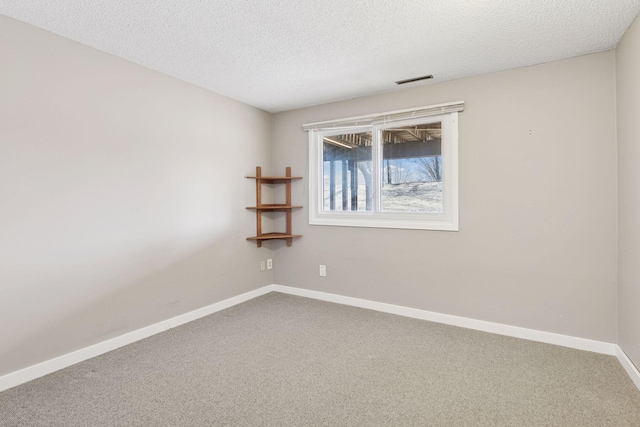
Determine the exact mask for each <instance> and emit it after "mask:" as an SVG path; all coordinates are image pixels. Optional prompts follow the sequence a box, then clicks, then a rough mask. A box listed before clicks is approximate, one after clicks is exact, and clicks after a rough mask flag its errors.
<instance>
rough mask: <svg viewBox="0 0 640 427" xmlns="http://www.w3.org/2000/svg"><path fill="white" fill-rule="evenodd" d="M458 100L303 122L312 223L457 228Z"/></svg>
mask: <svg viewBox="0 0 640 427" xmlns="http://www.w3.org/2000/svg"><path fill="white" fill-rule="evenodd" d="M463 107H464V104H463V103H462V102H457V103H451V104H442V105H436V106H432V107H422V108H418V109H412V110H402V111H395V112H389V113H381V114H376V115H370V116H362V117H355V118H349V119H343V120H335V121H331V122H322V123H312V124H308V125H305V126H304V129H305V130H307V131H309V185H310V191H309V199H310V200H309V224H313V225H339V226H354V227H384V228H410V229H429V230H449V231H457V230H458V153H457V150H458V113H459V112H460V111H462V110H463Z"/></svg>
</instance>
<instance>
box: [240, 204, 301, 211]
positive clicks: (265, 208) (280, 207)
mask: <svg viewBox="0 0 640 427" xmlns="http://www.w3.org/2000/svg"><path fill="white" fill-rule="evenodd" d="M299 208H302V206H290V205H262V206H247V209H252V210H255V211H276V210H287V209H299Z"/></svg>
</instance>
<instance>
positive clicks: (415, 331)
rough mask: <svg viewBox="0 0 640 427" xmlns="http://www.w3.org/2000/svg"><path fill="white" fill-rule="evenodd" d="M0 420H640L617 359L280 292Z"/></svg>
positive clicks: (13, 393)
mask: <svg viewBox="0 0 640 427" xmlns="http://www.w3.org/2000/svg"><path fill="white" fill-rule="evenodd" d="M0 426H492V427H493V426H562V427H567V426H581V427H587V426H598V427H602V426H629V427H631V426H640V391H638V390H637V389H636V388H635V386H634V385H633V383H632V382H631V380H630V379H629V377H628V376H627V374H626V373H625V371H624V370H623V368H622V367H621V366H620V364H619V363H618V361H617V360H616V358H614V357H612V356H604V355H600V354H595V353H589V352H585V351H579V350H572V349H568V348H563V347H557V346H552V345H548V344H541V343H535V342H531V341H525V340H520V339H515V338H508V337H503V336H499V335H492V334H488V333H484V332H478V331H473V330H469V329H462V328H456V327H452V326H445V325H440V324H436V323H430V322H425V321H422V320H415V319H409V318H404V317H400V316H394V315H390V314H384V313H378V312H375V311H369V310H364V309H359V308H353V307H347V306H341V305H337V304H332V303H326V302H320V301H315V300H311V299H306V298H300V297H294V296H289V295H284V294H279V293H270V294H267V295H264V296H262V297H259V298H256V299H254V300H251V301H248V302H246V303H243V304H241V305H238V306H235V307H232V308H230V309H227V310H224V311H221V312H219V313H216V314H213V315H211V316H208V317H206V318H203V319H201V320H198V321H195V322H192V323H190V324H187V325H184V326H181V327H179V328H175V329H172V330H170V331H167V332H164V333H162V334H159V335H156V336H153V337H150V338H148V339H145V340H143V341H140V342H137V343H135V344H132V345H129V346H127V347H123V348H121V349H118V350H115V351H112V352H110V353H107V354H105V355H103V356H100V357H97V358H95V359H91V360H88V361H86V362H83V363H80V364H78V365H75V366H72V367H70V368H67V369H64V370H62V371H59V372H56V373H53V374H51V375H47V376H46V377H43V378H40V379H37V380H35V381H32V382H30V383H27V384H24V385H22V386H19V387H16V388H13V389H11V390H7V391H5V392H3V393H0Z"/></svg>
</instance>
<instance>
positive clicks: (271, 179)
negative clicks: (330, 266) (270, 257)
mask: <svg viewBox="0 0 640 427" xmlns="http://www.w3.org/2000/svg"><path fill="white" fill-rule="evenodd" d="M247 178H249V179H255V180H256V205H255V206H249V207H247V209H250V210H255V211H256V236H253V237H247V240H252V241H255V242H256V244H257V245H258V247H261V246H262V242H263V241H264V240H277V239H279V240H286V241H287V246H291V245H292V243H293V239H296V238H299V237H302V235H301V234H293V232H292V230H291V211H292V210H293V209H300V208H302V206H293V205H292V204H291V181H292V180H294V179H302V177H301V176H291V168H290V167H287V168H286V172H285V176H262V168H261V167H260V166H258V167H256V174H255V176H247ZM262 184H284V185H285V190H286V202H285V203H281V204H280V203H278V204H263V203H262ZM264 212H285V213H286V214H287V231H286V232H284V233H263V232H262V214H263V213H264Z"/></svg>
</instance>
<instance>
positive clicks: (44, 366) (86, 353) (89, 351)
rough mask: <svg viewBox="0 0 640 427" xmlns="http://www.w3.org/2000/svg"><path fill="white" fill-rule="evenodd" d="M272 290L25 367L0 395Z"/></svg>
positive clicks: (4, 383)
mask: <svg viewBox="0 0 640 427" xmlns="http://www.w3.org/2000/svg"><path fill="white" fill-rule="evenodd" d="M272 287H273V285H269V286H264V287H262V288H259V289H256V290H253V291H250V292H247V293H244V294H241V295H238V296H235V297H232V298H229V299H226V300H223V301H220V302H217V303H215V304H211V305H208V306H206V307H202V308H199V309H197V310H193V311H190V312H188V313H185V314H181V315H179V316H176V317H172V318H171V319H167V320H163V321H162V322H158V323H155V324H153V325H150V326H146V327H144V328H141V329H138V330H135V331H133V332H129V333H126V334H124V335H120V336H118V337H115V338H112V339H109V340H107V341H103V342H101V343H98V344H94V345H92V346H89V347H85V348H82V349H80V350H77V351H74V352H71V353H67V354H65V355H62V356H59V357H56V358H54V359H51V360H47V361H45V362H42V363H38V364H37V365H33V366H29V367H27V368H24V369H21V370H19V371H16V372H12V373H9V374H7V375H4V376H2V377H0V391H3V390H7V389H9V388H12V387H15V386H17V385H20V384H23V383H26V382H28V381H31V380H34V379H36V378H39V377H42V376H45V375H47V374H50V373H52V372H55V371H58V370H60V369H64V368H66V367H68V366H71V365H75V364H76V363H80V362H82V361H85V360H87V359H91V358H92V357H96V356H100V355H101V354H104V353H107V352H109V351H112V350H115V349H117V348H120V347H122V346H125V345H127V344H131V343H134V342H136V341H140V340H142V339H145V338H148V337H150V336H152V335H155V334H158V333H160V332H164V331H166V330H168V329H171V328H175V327H176V326H180V325H184V324H185V323H189V322H192V321H194V320H197V319H199V318H201V317H204V316H208V315H209V314H213V313H215V312H217V311H220V310H224V309H225V308H229V307H232V306H234V305H237V304H240V303H243V302H245V301H248V300H250V299H253V298H256V297H259V296H261V295H264V294H266V293H269V292H271V291H272V290H273V289H272Z"/></svg>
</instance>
